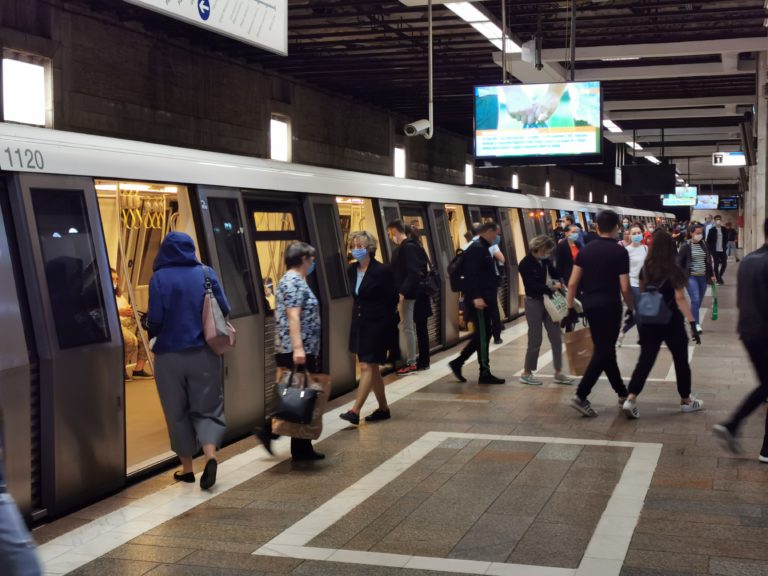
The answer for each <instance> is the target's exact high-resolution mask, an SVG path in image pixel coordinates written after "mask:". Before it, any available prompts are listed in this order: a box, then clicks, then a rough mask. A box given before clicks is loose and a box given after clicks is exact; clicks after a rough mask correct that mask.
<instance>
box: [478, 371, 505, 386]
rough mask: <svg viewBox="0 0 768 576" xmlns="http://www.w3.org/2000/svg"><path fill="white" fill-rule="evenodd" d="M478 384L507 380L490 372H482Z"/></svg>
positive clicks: (501, 382) (499, 382) (500, 382)
mask: <svg viewBox="0 0 768 576" xmlns="http://www.w3.org/2000/svg"><path fill="white" fill-rule="evenodd" d="M477 382H478V384H504V383H505V382H506V380H504V378H497V377H496V376H494V375H493V374H491V373H490V372H486V373H485V374H480V378H478V379H477Z"/></svg>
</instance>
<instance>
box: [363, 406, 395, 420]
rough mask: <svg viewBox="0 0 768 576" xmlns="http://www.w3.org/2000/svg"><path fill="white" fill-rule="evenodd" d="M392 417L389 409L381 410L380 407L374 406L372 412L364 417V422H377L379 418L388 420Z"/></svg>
mask: <svg viewBox="0 0 768 576" xmlns="http://www.w3.org/2000/svg"><path fill="white" fill-rule="evenodd" d="M390 418H392V414H390V412H389V410H382V409H381V408H376V410H374V411H373V412H371V413H370V414H368V416H366V417H365V421H366V422H378V421H380V420H389V419H390Z"/></svg>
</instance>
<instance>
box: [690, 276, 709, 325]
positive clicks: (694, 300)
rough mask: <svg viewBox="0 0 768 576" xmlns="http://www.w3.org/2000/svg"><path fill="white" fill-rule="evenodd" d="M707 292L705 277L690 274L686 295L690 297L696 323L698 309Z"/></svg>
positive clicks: (697, 320) (697, 322) (697, 321)
mask: <svg viewBox="0 0 768 576" xmlns="http://www.w3.org/2000/svg"><path fill="white" fill-rule="evenodd" d="M706 293H707V279H706V278H705V277H704V276H690V277H689V278H688V295H689V296H690V297H691V312H693V319H694V320H695V321H696V324H700V322H699V309H700V308H701V302H702V301H703V300H704V294H706Z"/></svg>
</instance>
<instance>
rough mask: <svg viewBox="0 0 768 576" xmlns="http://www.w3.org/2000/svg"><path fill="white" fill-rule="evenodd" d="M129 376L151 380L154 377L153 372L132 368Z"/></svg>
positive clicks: (135, 378)
mask: <svg viewBox="0 0 768 576" xmlns="http://www.w3.org/2000/svg"><path fill="white" fill-rule="evenodd" d="M131 376H132V378H133V379H134V380H151V379H152V378H154V377H155V375H154V374H150V373H149V372H145V371H144V370H134V371H133V374H132V375H131Z"/></svg>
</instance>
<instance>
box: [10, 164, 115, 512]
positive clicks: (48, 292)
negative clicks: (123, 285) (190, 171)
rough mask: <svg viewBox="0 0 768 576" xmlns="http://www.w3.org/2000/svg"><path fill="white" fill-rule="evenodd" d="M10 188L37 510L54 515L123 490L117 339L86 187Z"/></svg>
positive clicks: (32, 177) (44, 179)
mask: <svg viewBox="0 0 768 576" xmlns="http://www.w3.org/2000/svg"><path fill="white" fill-rule="evenodd" d="M10 188H11V208H12V213H13V220H14V224H15V227H16V234H17V237H18V245H19V256H20V260H21V267H22V269H23V273H24V281H25V284H26V286H25V288H26V292H27V295H28V300H29V308H30V315H31V319H32V324H33V326H34V338H35V345H36V347H37V352H38V356H39V366H40V377H39V394H40V411H41V412H40V437H39V443H40V447H39V449H40V466H41V473H40V477H41V478H42V486H41V499H40V506H41V508H42V509H44V510H47V511H48V513H49V514H51V515H59V514H62V513H64V512H66V511H68V510H71V509H73V508H76V507H78V506H83V505H84V504H87V503H88V502H90V501H93V500H95V499H97V498H99V497H103V496H105V495H106V494H109V493H110V492H114V491H115V490H117V489H119V488H121V487H122V486H123V485H124V484H125V470H126V452H125V449H126V448H125V410H124V406H125V391H124V384H123V368H124V366H123V342H122V332H121V329H120V323H119V321H118V315H117V306H116V302H115V298H114V296H113V294H112V290H113V288H112V284H111V279H110V271H109V259H108V257H107V251H106V246H105V242H104V235H103V232H102V226H101V220H100V215H99V207H98V204H97V200H96V192H95V189H94V183H93V180H92V179H90V178H82V177H73V176H56V175H47V174H45V175H44V174H17V175H15V176H14V177H13V178H12V179H11V186H10ZM34 393H35V392H34V391H33V395H34ZM33 441H34V440H33ZM35 449H36V448H33V451H34V450H35Z"/></svg>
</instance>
